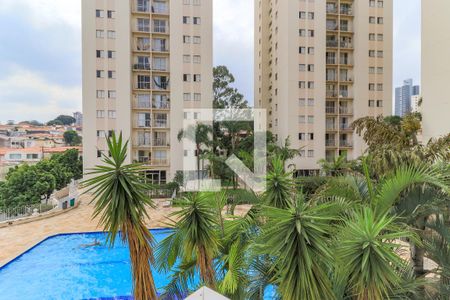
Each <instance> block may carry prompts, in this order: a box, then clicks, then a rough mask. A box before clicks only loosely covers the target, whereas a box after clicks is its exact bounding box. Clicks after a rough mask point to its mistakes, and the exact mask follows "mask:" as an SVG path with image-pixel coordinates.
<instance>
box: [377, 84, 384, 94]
mask: <svg viewBox="0 0 450 300" xmlns="http://www.w3.org/2000/svg"><path fill="white" fill-rule="evenodd" d="M377 91H379V92H382V91H383V84H382V83H378V84H377Z"/></svg>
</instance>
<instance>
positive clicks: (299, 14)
mask: <svg viewBox="0 0 450 300" xmlns="http://www.w3.org/2000/svg"><path fill="white" fill-rule="evenodd" d="M298 17H299V18H300V19H306V12H305V11H301V12H299V13H298Z"/></svg>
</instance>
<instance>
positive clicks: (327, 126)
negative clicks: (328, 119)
mask: <svg viewBox="0 0 450 300" xmlns="http://www.w3.org/2000/svg"><path fill="white" fill-rule="evenodd" d="M325 128H326V130H331V131H333V130H336V125H335V124H334V123H327V124H326V126H325Z"/></svg>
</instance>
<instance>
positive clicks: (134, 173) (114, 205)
mask: <svg viewBox="0 0 450 300" xmlns="http://www.w3.org/2000/svg"><path fill="white" fill-rule="evenodd" d="M107 144H108V149H109V153H110V156H111V157H108V156H106V155H103V158H102V161H103V163H104V165H101V166H96V167H95V168H94V169H92V170H91V171H90V172H89V173H88V174H86V175H87V176H93V177H92V178H90V179H87V180H86V181H84V183H83V185H84V187H86V188H88V189H87V191H86V193H92V195H93V200H92V201H96V202H95V210H94V213H93V217H94V218H95V217H98V216H99V217H100V224H101V225H102V226H103V228H104V230H105V231H107V232H108V236H107V242H108V243H109V244H110V246H111V247H113V246H114V244H115V241H116V238H117V235H118V234H119V233H120V237H121V239H122V241H123V242H124V243H125V242H127V243H128V246H129V248H130V258H131V270H132V275H133V293H134V298H135V299H137V300H148V299H157V296H156V288H155V283H154V280H153V275H152V272H151V269H150V265H149V264H153V263H154V257H153V250H152V244H153V236H152V235H151V233H150V231H149V230H148V229H147V227H146V226H145V223H144V218H146V217H148V214H147V211H146V209H147V207H153V206H154V205H153V202H152V200H151V199H150V198H149V197H148V196H147V195H148V194H147V191H148V187H147V186H146V185H145V183H144V181H143V178H142V171H143V169H142V166H141V165H140V164H130V165H125V160H126V158H127V148H128V141H127V142H125V143H124V142H123V140H122V134H120V136H119V138H118V139H117V138H116V135H115V134H113V135H112V136H111V138H108V139H107Z"/></svg>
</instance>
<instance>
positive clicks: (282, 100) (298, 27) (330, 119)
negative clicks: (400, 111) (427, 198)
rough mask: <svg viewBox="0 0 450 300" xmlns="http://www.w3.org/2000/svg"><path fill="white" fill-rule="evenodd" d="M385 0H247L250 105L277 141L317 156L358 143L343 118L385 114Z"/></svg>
mask: <svg viewBox="0 0 450 300" xmlns="http://www.w3.org/2000/svg"><path fill="white" fill-rule="evenodd" d="M392 2H393V1H391V0H389V1H387V0H385V1H383V0H314V1H310V0H296V1H283V0H255V106H256V107H258V108H266V109H267V110H268V126H269V130H270V131H272V132H273V133H274V134H275V135H276V136H277V138H278V141H279V142H280V143H281V142H283V141H284V140H285V139H286V138H287V137H290V139H291V142H292V145H293V147H296V148H301V149H302V150H301V151H302V156H301V157H300V158H298V159H296V160H295V161H294V162H293V163H295V165H296V169H297V171H298V173H299V174H310V173H314V171H317V170H318V169H319V167H318V164H317V161H318V160H320V159H323V158H326V159H329V160H331V159H333V158H334V157H337V156H338V155H346V156H347V157H348V158H349V159H353V158H357V157H358V156H360V155H361V154H362V152H363V151H364V150H365V147H366V146H365V144H364V142H363V140H362V139H361V138H360V137H359V136H357V135H356V134H355V133H354V132H353V130H352V128H351V124H352V122H353V121H354V120H356V119H358V118H361V117H364V116H378V115H385V116H387V115H391V114H392V52H393V50H392V44H393V42H392V39H393V3H392Z"/></svg>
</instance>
